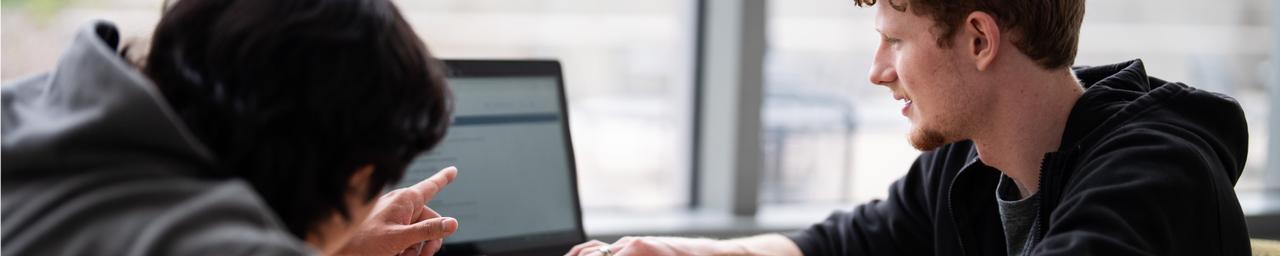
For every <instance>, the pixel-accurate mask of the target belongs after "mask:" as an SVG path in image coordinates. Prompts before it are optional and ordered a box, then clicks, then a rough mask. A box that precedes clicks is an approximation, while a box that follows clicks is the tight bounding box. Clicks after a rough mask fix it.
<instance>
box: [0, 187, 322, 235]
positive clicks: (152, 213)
mask: <svg viewBox="0 0 1280 256" xmlns="http://www.w3.org/2000/svg"><path fill="white" fill-rule="evenodd" d="M102 171H107V170H102ZM148 174H154V173H146V172H111V176H90V175H86V176H78V177H66V179H58V180H36V181H32V182H29V183H26V184H6V185H5V186H6V187H5V194H3V197H4V198H3V204H4V210H5V215H4V222H6V227H5V228H4V234H3V236H4V237H5V238H6V239H5V242H4V245H3V246H4V253H5V254H105V255H137V254H145V255H244V254H272V255H292V254H309V253H310V251H309V249H308V248H307V247H306V246H305V244H304V243H302V242H301V241H300V240H299V239H298V238H296V237H294V236H292V235H291V234H290V233H289V232H288V231H287V230H286V229H285V228H283V225H281V224H280V221H279V220H277V219H276V217H275V215H274V214H272V212H271V210H270V209H269V208H268V207H267V206H266V204H265V203H263V202H262V200H261V199H260V198H259V197H258V196H257V194H256V193H254V192H253V189H252V188H250V187H249V186H248V185H247V184H246V183H244V182H242V181H239V180H236V179H227V180H219V181H211V180H200V179H195V178H190V177H164V176H161V177H151V178H146V177H141V176H146V175H148ZM133 175H137V176H133ZM10 223H15V224H10Z"/></svg>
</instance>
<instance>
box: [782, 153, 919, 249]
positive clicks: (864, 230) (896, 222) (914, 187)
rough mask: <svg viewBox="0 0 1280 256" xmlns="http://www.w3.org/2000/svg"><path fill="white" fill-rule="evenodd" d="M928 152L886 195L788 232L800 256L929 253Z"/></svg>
mask: <svg viewBox="0 0 1280 256" xmlns="http://www.w3.org/2000/svg"><path fill="white" fill-rule="evenodd" d="M932 158H933V157H932V155H931V154H924V155H921V157H919V158H918V159H917V160H916V162H915V163H914V164H912V166H911V170H909V171H908V173H907V175H906V176H904V177H902V178H899V179H898V180H897V181H895V182H894V183H893V185H891V186H890V187H889V196H888V198H887V199H885V200H874V201H871V202H869V203H866V204H863V205H860V206H857V207H856V208H854V209H853V210H852V211H837V212H835V213H832V214H831V216H830V217H828V218H827V219H826V220H824V221H822V222H819V223H817V224H814V225H813V226H810V227H809V228H807V229H804V230H801V231H797V232H794V233H791V234H787V237H788V238H790V239H791V241H792V242H795V243H796V245H797V246H798V247H799V248H800V251H801V252H803V253H804V255H927V254H931V251H930V250H929V248H930V247H929V246H919V245H921V244H930V243H929V242H928V241H931V240H932V230H931V228H930V227H931V224H930V223H932V222H931V221H930V219H931V217H930V215H929V213H930V212H932V210H930V209H929V207H928V206H929V204H928V203H927V202H929V201H928V200H927V198H926V195H929V194H932V193H928V192H926V191H924V190H925V189H926V188H932V187H936V186H932V185H929V183H934V182H930V181H929V180H930V179H929V177H930V176H932V175H929V172H926V170H928V169H927V168H928V166H929V165H930V161H929V160H930V159H932Z"/></svg>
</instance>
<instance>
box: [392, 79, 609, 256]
mask: <svg viewBox="0 0 1280 256" xmlns="http://www.w3.org/2000/svg"><path fill="white" fill-rule="evenodd" d="M445 65H446V66H448V68H449V75H448V80H449V81H448V82H449V85H450V87H452V89H453V95H454V102H455V105H454V106H455V107H454V112H453V116H454V119H453V120H454V121H453V125H452V126H451V127H450V128H449V133H448V135H447V136H446V137H445V138H444V140H443V141H442V142H441V143H440V145H438V146H436V148H435V149H434V150H432V151H430V152H427V153H424V154H423V155H421V156H419V157H418V158H416V159H415V160H414V161H413V163H412V164H411V165H410V166H409V168H408V170H407V171H406V173H405V177H404V179H403V181H401V183H400V184H399V185H398V187H406V186H409V185H411V184H413V183H416V182H418V181H420V180H422V179H424V178H426V177H429V176H430V175H432V174H434V173H435V172H437V171H439V170H440V169H441V168H444V167H448V166H457V167H458V178H457V179H456V180H454V182H453V183H452V184H450V185H449V186H448V187H445V189H444V190H442V191H441V192H440V193H439V194H437V195H436V197H435V198H434V199H432V200H431V202H430V203H429V204H428V205H429V206H431V208H432V209H434V210H436V211H437V212H439V213H440V214H441V215H443V216H449V217H454V218H457V219H458V222H459V223H460V225H459V229H458V232H457V233H455V234H454V235H452V236H450V237H448V238H445V240H444V241H445V242H444V248H443V249H441V251H440V252H439V255H478V254H485V255H504V254H515V255H527V254H531V253H532V252H549V253H552V254H563V253H565V252H568V251H569V249H570V248H572V247H573V246H574V245H576V244H579V243H581V242H584V241H585V240H586V236H585V234H584V233H583V228H582V213H581V210H580V207H579V204H578V192H577V178H576V176H577V175H576V173H575V167H574V157H573V144H572V143H571V139H570V136H569V121H568V112H567V111H566V108H565V93H564V83H563V79H562V78H561V73H560V63H559V62H557V61H548V60H518V61H516V60H446V61H445ZM539 254H541V253H539Z"/></svg>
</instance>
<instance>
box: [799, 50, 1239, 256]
mask: <svg viewBox="0 0 1280 256" xmlns="http://www.w3.org/2000/svg"><path fill="white" fill-rule="evenodd" d="M1075 72H1076V76H1077V77H1078V78H1079V79H1080V80H1081V83H1082V84H1084V86H1085V88H1086V90H1085V92H1084V94H1083V95H1082V96H1081V97H1080V99H1078V100H1077V101H1076V104H1075V106H1074V107H1073V109H1072V110H1071V114H1070V117H1069V118H1068V121H1067V127H1066V129H1065V131H1064V132H1063V138H1062V146H1061V147H1060V148H1059V150H1058V151H1057V152H1052V153H1048V154H1045V156H1044V160H1043V162H1042V163H1041V170H1040V172H1041V173H1040V191H1039V192H1038V193H1040V194H1039V196H1040V197H1041V200H1042V201H1041V203H1040V214H1039V217H1038V219H1037V220H1036V224H1035V225H1033V226H1034V227H1035V229H1033V230H1032V231H1031V235H1030V238H1029V239H1031V240H1030V241H1028V242H1029V243H1031V244H1032V249H1031V250H1030V252H1031V253H1032V254H1035V255H1248V254H1249V249H1250V248H1249V239H1248V231H1247V230H1246V229H1245V222H1244V214H1243V213H1242V212H1241V210H1240V203H1239V201H1238V200H1237V199H1236V194H1235V190H1234V189H1233V187H1234V186H1235V183H1236V181H1237V180H1238V179H1239V178H1240V173H1241V171H1242V169H1243V168H1244V163H1245V154H1246V153H1247V147H1248V137H1249V135H1248V131H1247V129H1246V125H1245V118H1244V113H1243V111H1241V109H1240V106H1239V104H1237V103H1236V102H1235V100H1234V99H1232V98H1230V97H1227V96H1224V95H1221V94H1217V93H1212V92H1207V91H1203V90H1198V89H1195V88H1192V87H1189V86H1187V85H1185V84H1182V83H1177V82H1166V81H1163V80H1160V79H1157V78H1154V77H1150V76H1147V74H1146V71H1145V70H1144V68H1143V65H1142V61H1141V60H1133V61H1129V62H1124V63H1119V64H1113V65H1107V66H1100V67H1092V68H1076V69H1075ZM999 180H1000V172H999V171H997V170H996V169H994V168H992V167H989V166H986V165H985V164H983V163H982V161H981V160H979V159H978V156H977V151H976V150H975V149H974V146H973V143H972V142H969V141H964V142H958V143H953V144H949V145H946V146H943V147H941V148H939V149H937V150H934V151H929V152H925V153H923V154H921V155H920V157H919V158H918V159H917V160H916V162H915V163H914V164H913V165H912V166H911V170H910V171H909V172H908V173H907V175H906V176H904V177H902V178H901V179H899V180H898V181H896V182H894V183H893V185H892V186H891V187H890V189H889V196H888V198H887V199H885V200H876V201H872V202H870V203H867V204H864V205H861V206H858V207H857V208H854V209H853V211H851V212H844V211H840V212H836V213H834V214H832V215H831V217H829V218H827V220H825V221H823V222H820V223H817V224H815V225H813V226H812V227H810V228H808V229H806V230H802V231H799V232H796V233H792V234H789V235H788V237H790V238H791V239H792V241H794V242H795V243H796V244H797V245H798V246H799V247H800V249H801V250H802V251H803V252H804V254H805V255H929V254H934V255H1004V254H1005V253H1006V251H1005V250H1006V246H1005V238H1004V231H1003V229H1002V226H1001V222H1000V215H999V211H998V209H997V206H996V197H995V196H996V193H995V190H996V184H997V183H998V181H999Z"/></svg>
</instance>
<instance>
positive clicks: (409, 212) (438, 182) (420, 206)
mask: <svg viewBox="0 0 1280 256" xmlns="http://www.w3.org/2000/svg"><path fill="white" fill-rule="evenodd" d="M457 176H458V170H457V168H454V167H448V168H444V170H440V172H438V173H436V174H435V175H432V176H431V177H430V178H427V179H425V180H422V181H421V182H418V184H414V185H413V186H410V187H407V188H401V189H396V190H393V191H391V192H388V193H387V194H384V195H382V197H381V198H379V199H378V202H377V203H376V204H375V205H374V206H373V211H372V212H370V214H369V217H368V218H367V219H365V220H364V222H363V223H361V224H360V227H359V229H358V230H357V231H356V233H355V234H354V235H352V237H351V240H349V241H348V242H347V244H346V245H344V246H343V247H342V250H341V251H340V252H339V254H343V255H396V254H399V255H432V254H435V253H436V251H438V250H440V246H441V245H442V244H443V241H444V240H443V239H444V237H446V236H449V235H452V234H453V232H455V231H457V230H458V220H456V219H454V218H448V217H440V214H438V213H436V212H435V211H434V210H431V208H427V205H426V203H427V202H428V201H431V198H432V197H435V196H436V193H439V192H440V189H442V188H444V186H445V185H449V183H450V182H453V178H454V177H457Z"/></svg>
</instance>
